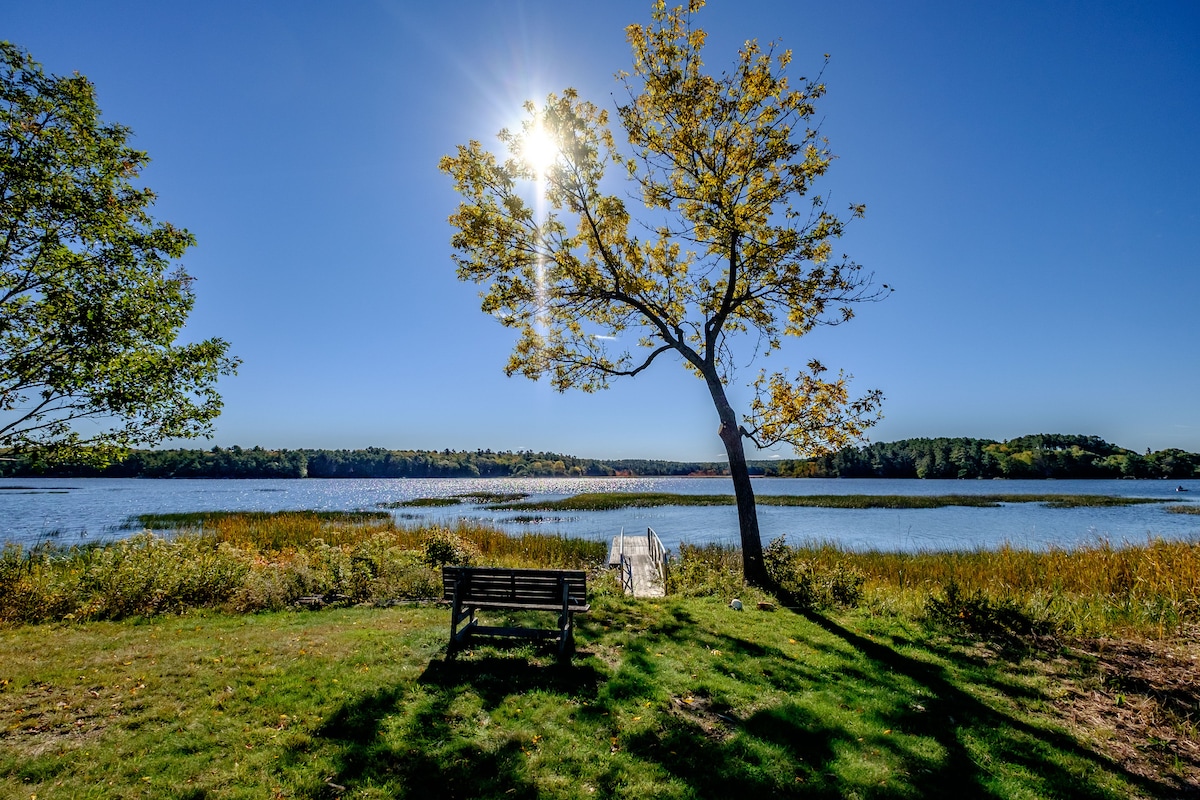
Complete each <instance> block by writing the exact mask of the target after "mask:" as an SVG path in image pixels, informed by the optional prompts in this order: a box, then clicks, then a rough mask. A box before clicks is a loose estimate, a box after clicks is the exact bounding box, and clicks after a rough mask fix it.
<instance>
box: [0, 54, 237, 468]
mask: <svg viewBox="0 0 1200 800" xmlns="http://www.w3.org/2000/svg"><path fill="white" fill-rule="evenodd" d="M129 136H130V131H129V129H128V128H125V127H123V126H121V125H117V124H112V123H108V122H105V121H104V120H102V118H101V113H100V109H99V108H98V107H97V104H96V97H95V89H94V87H93V85H92V84H91V82H89V81H88V80H87V78H85V77H83V76H81V75H78V74H75V75H72V76H67V77H59V76H54V75H47V74H45V73H44V72H43V70H42V67H41V65H40V64H38V63H37V62H35V61H34V60H33V58H32V57H31V56H30V55H29V54H28V53H26V52H25V51H23V50H22V49H20V48H19V47H17V46H16V45H13V44H11V43H9V42H0V448H5V449H8V450H9V451H10V452H25V451H37V452H38V453H41V454H42V455H56V454H57V455H67V454H71V455H73V456H75V457H78V455H79V454H80V453H81V452H84V451H87V452H91V453H93V454H103V453H106V452H111V451H112V450H113V449H120V448H125V447H129V446H134V445H143V444H153V443H156V442H158V441H161V440H162V439H164V438H173V437H183V438H190V437H195V436H198V435H202V434H205V433H206V432H208V431H209V430H210V427H211V422H212V420H213V419H214V418H215V417H216V416H217V414H219V413H220V410H221V399H220V396H219V395H218V394H217V391H216V380H217V378H218V376H219V375H227V374H230V373H232V372H233V371H234V370H235V369H236V366H237V363H238V361H237V359H234V358H231V357H229V356H228V355H227V350H228V345H227V343H226V342H224V341H223V340H221V339H215V338H214V339H208V340H205V341H201V342H196V343H190V344H180V343H177V342H176V337H177V336H178V334H179V331H180V329H181V328H182V327H183V325H184V323H185V322H186V320H187V316H188V313H189V312H190V311H191V308H192V305H193V302H194V295H193V293H192V288H191V283H192V279H191V278H190V277H189V276H188V275H187V273H186V272H184V271H183V269H182V268H180V267H177V266H173V262H174V260H175V259H178V258H179V257H180V256H181V255H182V254H183V252H184V251H185V250H186V249H187V248H188V247H189V246H191V245H192V244H194V239H193V237H192V235H191V234H190V233H189V232H188V231H186V230H184V229H182V228H177V227H175V226H173V225H171V224H170V223H168V222H156V221H155V220H154V219H152V218H151V216H150V214H149V209H150V207H151V205H152V204H153V202H154V199H155V195H154V193H153V192H152V191H151V190H150V189H148V188H145V187H143V186H139V185H137V184H136V183H135V181H136V180H137V178H138V175H139V173H140V171H141V169H142V168H143V167H144V166H145V165H146V163H147V162H148V161H149V159H148V157H147V155H146V153H144V152H142V151H139V150H135V149H133V148H132V147H130V146H129V145H128V144H127V139H128V138H129Z"/></svg>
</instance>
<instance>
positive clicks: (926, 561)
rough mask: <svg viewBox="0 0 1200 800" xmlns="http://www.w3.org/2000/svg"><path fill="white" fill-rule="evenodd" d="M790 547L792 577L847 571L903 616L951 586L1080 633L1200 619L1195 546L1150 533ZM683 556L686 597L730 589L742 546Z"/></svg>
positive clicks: (832, 576) (827, 580)
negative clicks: (905, 547) (1025, 546)
mask: <svg viewBox="0 0 1200 800" xmlns="http://www.w3.org/2000/svg"><path fill="white" fill-rule="evenodd" d="M777 544H778V540H777V542H776V543H772V545H771V546H769V547H768V551H770V550H771V549H772V548H776V547H777ZM788 549H789V550H790V551H791V552H790V555H789V556H788V557H787V558H786V559H777V560H778V561H781V562H784V563H788V564H791V565H792V570H793V577H794V574H801V575H803V576H804V577H805V579H806V580H809V581H811V582H812V583H813V585H814V586H817V587H830V588H831V590H835V589H836V588H837V585H838V583H839V581H840V582H841V584H842V585H845V584H846V582H847V578H846V576H861V578H862V582H863V583H862V589H863V594H862V598H863V602H874V603H877V604H879V605H880V607H887V608H901V609H903V610H905V611H907V612H913V611H918V610H920V609H921V608H924V607H927V606H928V605H929V604H930V602H931V600H937V599H939V598H940V599H942V600H944V599H945V597H946V595H947V592H948V591H949V592H950V593H951V594H953V595H955V596H956V597H958V598H966V599H967V601H969V602H970V603H973V604H974V605H975V607H976V608H986V607H989V606H990V607H992V608H996V607H1005V606H1007V607H1012V608H1014V609H1017V610H1019V611H1020V612H1021V613H1022V614H1023V615H1025V616H1026V617H1027V618H1029V619H1030V620H1035V621H1036V622H1038V623H1039V624H1041V625H1043V626H1044V627H1046V628H1049V629H1053V630H1057V631H1061V632H1068V633H1074V634H1079V635H1097V634H1121V633H1124V632H1130V631H1134V632H1138V633H1140V634H1143V635H1165V634H1166V633H1169V632H1172V631H1177V630H1179V629H1180V628H1182V627H1184V626H1186V625H1190V624H1195V623H1197V622H1200V544H1198V543H1192V542H1169V541H1164V540H1161V539H1150V540H1148V541H1147V542H1146V543H1144V544H1139V545H1130V546H1120V547H1117V546H1114V545H1112V544H1111V543H1110V542H1107V541H1097V542H1096V543H1094V544H1090V545H1085V546H1080V547H1074V548H1069V549H1067V548H1050V549H1046V550H1020V549H1017V548H1013V547H1007V546H1006V547H1001V548H999V549H997V550H975V551H963V552H959V551H946V552H917V553H899V552H883V551H865V552H855V551H848V550H845V549H843V548H841V547H839V546H838V545H836V544H832V543H820V542H814V543H805V544H801V545H799V546H794V547H789V548H788ZM679 562H680V563H679V564H678V565H676V567H675V568H674V569H673V571H672V574H673V576H674V578H673V580H674V581H675V586H674V589H675V590H676V591H678V592H680V593H683V594H700V595H703V594H710V593H714V592H713V591H709V590H710V589H719V591H728V590H729V589H728V584H729V579H728V577H723V576H728V575H736V574H737V573H738V572H739V571H740V559H739V558H737V551H736V550H735V549H734V548H731V547H728V546H721V545H709V546H705V547H688V546H685V547H682V548H681V551H680V557H679ZM784 577H785V578H787V577H788V576H784ZM785 582H786V581H785ZM718 593H719V592H718ZM832 594H833V595H836V594H837V592H836V591H834V592H832ZM817 597H818V598H819V597H820V593H819V592H818V593H817ZM964 602H966V601H964Z"/></svg>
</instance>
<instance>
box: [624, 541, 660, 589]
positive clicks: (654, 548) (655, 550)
mask: <svg viewBox="0 0 1200 800" xmlns="http://www.w3.org/2000/svg"><path fill="white" fill-rule="evenodd" d="M622 536H624V531H622ZM646 543H647V545H648V546H649V548H650V562H651V563H652V564H654V571H655V572H657V573H658V580H659V583H660V585H661V586H662V588H663V592H664V593H665V592H666V590H667V565H668V563H669V558H670V553H669V552H668V551H667V548H665V547H663V543H662V540H661V539H659V538H658V534H657V533H655V532H654V528H646Z"/></svg>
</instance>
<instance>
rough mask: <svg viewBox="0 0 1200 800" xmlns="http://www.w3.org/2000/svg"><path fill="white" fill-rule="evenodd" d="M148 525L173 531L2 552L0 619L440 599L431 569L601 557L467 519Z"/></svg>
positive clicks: (188, 518)
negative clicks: (450, 563)
mask: <svg viewBox="0 0 1200 800" xmlns="http://www.w3.org/2000/svg"><path fill="white" fill-rule="evenodd" d="M146 521H147V522H157V523H159V524H160V525H161V527H160V533H161V532H169V533H170V535H169V536H166V535H160V534H156V533H154V532H153V531H150V530H147V531H146V532H144V533H141V534H138V535H135V536H132V537H129V538H127V539H122V540H119V541H116V542H112V543H109V544H100V545H91V546H87V547H69V548H59V547H55V546H53V545H52V544H44V545H41V546H39V547H36V548H32V549H29V550H23V549H21V548H19V547H15V546H9V547H7V548H5V549H4V550H3V551H0V620H3V621H9V622H38V621H43V620H61V619H75V620H85V619H121V618H124V617H129V616H153V615H156V614H162V613H177V612H182V611H186V610H188V609H193V608H218V609H225V610H229V611H240V612H245V611H261V610H267V609H282V608H287V607H289V606H293V605H295V604H297V603H300V602H301V601H304V602H306V603H308V604H310V605H311V604H314V603H316V604H324V603H374V604H386V603H390V602H394V601H396V600H400V599H431V598H436V597H438V596H440V594H441V579H440V575H439V573H438V571H437V568H438V567H440V566H441V564H443V563H447V562H448V561H453V562H455V563H459V562H467V563H477V564H482V565H491V566H538V567H564V568H586V569H591V568H594V567H595V566H596V565H598V564H599V563H601V562H602V561H603V560H604V558H605V556H606V554H607V547H606V545H605V544H604V543H603V542H594V541H586V540H579V539H567V538H564V537H561V536H556V535H553V534H549V533H526V534H524V535H522V536H509V535H507V534H506V533H504V532H502V531H498V530H495V529H493V528H489V527H486V526H482V525H477V524H472V523H467V522H463V523H459V524H457V525H455V526H453V527H446V526H439V525H416V526H404V527H398V526H397V525H396V524H395V523H394V521H393V520H392V518H391V516H390V515H388V514H386V513H382V512H381V513H375V512H367V513H363V514H357V513H355V514H342V513H334V514H329V513H323V512H322V513H318V512H278V513H273V514H272V513H258V512H254V513H245V514H243V513H208V514H192V515H162V516H159V517H155V518H152V519H147V520H146ZM164 523H165V524H164ZM193 526H194V527H193Z"/></svg>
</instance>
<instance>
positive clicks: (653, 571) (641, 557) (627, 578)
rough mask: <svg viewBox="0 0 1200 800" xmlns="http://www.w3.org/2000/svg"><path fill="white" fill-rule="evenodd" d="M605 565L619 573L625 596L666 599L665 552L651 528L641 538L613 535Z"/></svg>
mask: <svg viewBox="0 0 1200 800" xmlns="http://www.w3.org/2000/svg"><path fill="white" fill-rule="evenodd" d="M608 566H609V567H610V568H612V569H619V570H620V571H621V583H622V585H623V586H624V588H625V594H628V595H632V596H634V597H664V596H666V588H665V586H664V584H665V582H666V581H665V578H666V550H665V548H663V545H662V542H661V541H659V538H658V534H656V533H655V532H654V530H653V529H651V528H647V529H646V533H645V534H644V535H643V534H626V533H622V534H621V535H619V536H614V537H613V540H612V548H611V549H610V550H609V553H608Z"/></svg>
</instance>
